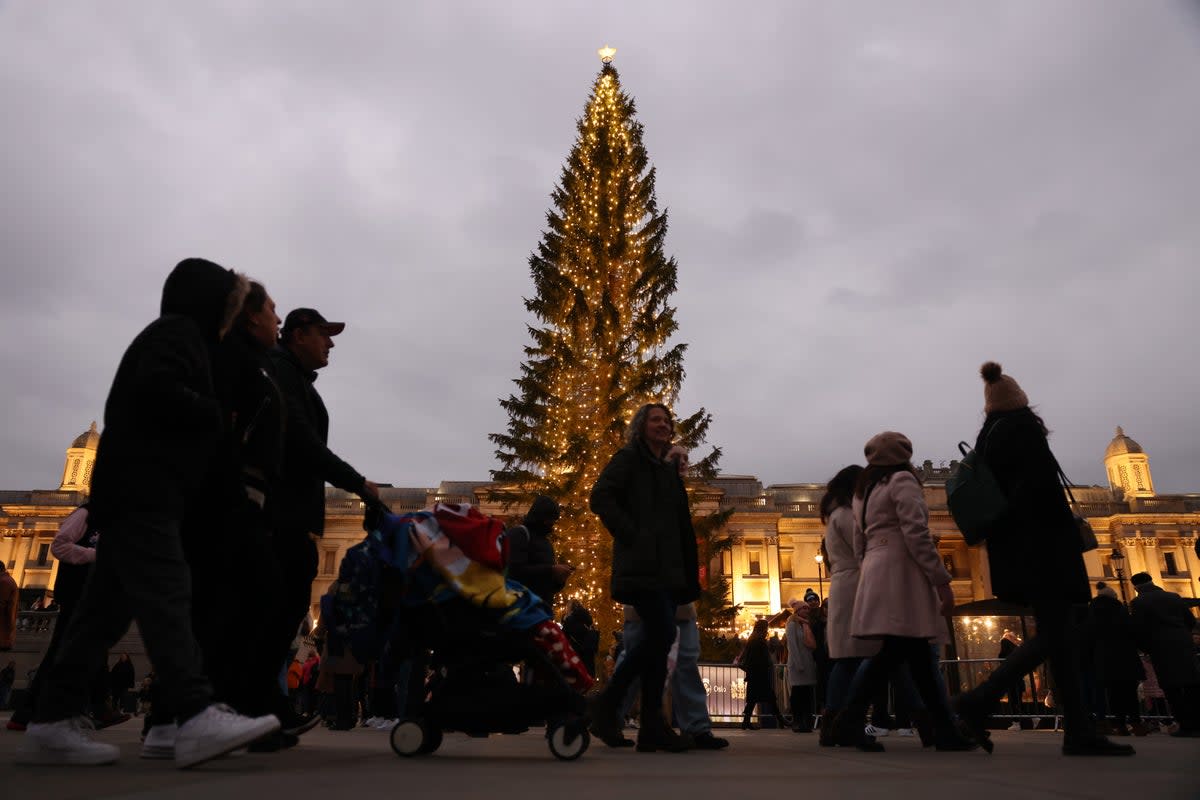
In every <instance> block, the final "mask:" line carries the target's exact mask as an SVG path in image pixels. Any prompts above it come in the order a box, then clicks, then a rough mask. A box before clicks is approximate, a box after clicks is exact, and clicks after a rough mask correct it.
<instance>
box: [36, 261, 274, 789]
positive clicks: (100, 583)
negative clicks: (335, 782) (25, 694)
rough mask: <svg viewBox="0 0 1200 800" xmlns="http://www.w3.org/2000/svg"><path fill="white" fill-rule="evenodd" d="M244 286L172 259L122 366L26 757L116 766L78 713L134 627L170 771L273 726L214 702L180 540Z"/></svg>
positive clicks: (219, 272) (212, 431) (228, 274)
mask: <svg viewBox="0 0 1200 800" xmlns="http://www.w3.org/2000/svg"><path fill="white" fill-rule="evenodd" d="M246 291H247V283H246V280H245V278H243V277H242V276H240V275H238V274H236V273H235V272H233V271H232V270H227V269H224V268H222V267H220V266H219V265H217V264H214V263H212V262H210V261H205V260H203V259H187V260H185V261H182V262H180V263H179V265H177V266H176V267H175V269H174V270H172V272H171V274H170V275H169V276H168V278H167V280H166V282H165V284H164V286H163V293H162V304H161V312H162V314H161V316H160V317H159V318H158V319H157V320H155V321H154V322H152V323H150V325H149V326H147V327H146V328H145V329H144V330H143V331H142V332H141V333H140V334H138V336H137V337H136V338H135V339H134V340H133V342H132V344H130V346H129V348H128V349H127V350H126V351H125V355H124V356H123V357H122V359H121V363H120V365H119V366H118V368H117V373H116V376H115V378H114V379H113V384H112V388H111V390H110V391H109V395H108V401H107V403H106V405H105V411H104V422H105V424H104V433H103V434H102V435H101V437H100V444H99V447H98V449H97V453H96V462H95V467H94V469H93V473H92V487H91V496H90V503H91V513H92V514H93V515H94V516H95V520H94V521H95V524H96V525H97V526H98V528H100V529H101V530H103V531H104V536H103V537H102V538H101V540H100V543H99V545H98V547H97V553H96V563H95V565H94V567H93V572H92V574H91V577H90V578H89V580H88V583H87V585H86V588H85V590H84V594H83V598H82V600H81V601H80V604H79V609H78V613H77V614H76V615H75V617H74V618H73V619H72V621H71V623H70V627H69V629H68V631H67V633H66V634H65V639H64V641H63V645H62V648H61V649H60V651H59V655H58V658H57V660H56V661H55V662H54V665H53V666H52V667H51V668H50V675H49V676H47V680H46V683H45V685H44V686H42V688H41V690H40V694H39V697H38V700H37V711H36V715H35V717H34V721H33V722H31V723H30V725H29V726H28V728H27V730H26V732H25V736H24V740H23V741H22V743H21V746H20V748H19V749H18V754H17V755H18V759H19V760H20V761H22V762H26V763H34V764H50V765H64V764H107V763H111V762H113V761H116V760H117V758H118V756H119V755H120V750H119V749H118V748H117V747H116V746H115V745H112V744H108V743H103V742H96V741H93V740H92V739H91V738H90V737H89V736H88V733H87V729H86V727H85V726H84V724H81V722H80V719H79V718H80V716H81V715H83V714H84V713H85V711H86V708H87V705H88V681H89V677H90V676H91V675H92V673H93V672H94V671H95V669H96V667H97V665H99V664H102V663H103V661H104V659H105V656H106V654H107V652H108V649H109V648H110V647H111V646H112V645H113V644H115V643H116V642H117V641H118V640H119V639H120V637H121V636H123V635H124V634H125V631H126V630H128V628H129V624H130V622H131V621H136V622H137V625H138V630H139V632H140V633H141V636H142V640H143V642H144V643H145V646H146V651H147V653H148V654H149V656H150V660H151V662H152V663H153V664H154V668H155V670H156V672H157V674H158V676H159V678H160V679H161V681H162V682H163V686H164V690H165V692H166V694H167V696H168V697H169V698H170V705H171V707H172V708H173V709H175V712H176V714H177V722H178V724H179V732H178V737H177V739H176V747H175V763H176V764H177V765H178V766H180V767H187V766H192V765H194V764H198V763H200V762H203V761H207V760H209V759H211V758H216V757H217V756H220V755H223V754H224V753H227V752H230V751H231V750H235V749H237V748H239V747H242V746H244V745H246V744H248V743H250V742H251V741H254V740H255V739H257V738H259V737H261V736H263V735H265V734H266V733H268V732H270V731H271V730H273V729H275V728H277V727H278V726H279V721H278V720H277V719H275V718H274V717H269V716H267V717H260V718H253V719H252V718H247V717H242V716H240V715H238V714H235V713H232V712H231V711H229V710H228V709H226V708H223V707H221V706H218V705H215V704H213V702H212V687H211V685H210V684H209V681H208V679H207V678H206V677H205V675H204V673H203V671H202V668H201V656H200V651H199V647H198V646H197V644H196V639H195V636H194V635H193V633H192V625H191V576H190V571H189V569H188V565H187V563H186V561H185V559H184V555H183V546H182V540H181V534H180V526H181V523H182V520H183V518H184V516H185V515H186V514H187V512H188V509H189V506H190V504H192V503H194V502H197V501H199V500H201V498H197V497H196V496H195V495H194V492H195V489H196V487H199V486H201V485H203V476H204V475H205V473H206V472H207V470H208V469H209V468H210V467H211V466H212V462H213V457H214V451H213V448H214V444H215V443H216V442H218V441H220V439H221V433H222V431H221V417H220V411H219V406H218V403H217V399H216V397H215V394H214V389H213V376H212V367H211V365H212V362H213V358H214V351H215V349H216V347H217V345H218V343H219V342H220V340H221V338H222V337H223V336H224V335H225V334H226V332H228V330H229V328H230V326H231V325H232V323H233V319H234V316H235V315H236V314H237V312H238V311H239V309H240V308H241V304H242V300H243V299H244V297H245V295H246ZM181 454H186V456H184V455H181Z"/></svg>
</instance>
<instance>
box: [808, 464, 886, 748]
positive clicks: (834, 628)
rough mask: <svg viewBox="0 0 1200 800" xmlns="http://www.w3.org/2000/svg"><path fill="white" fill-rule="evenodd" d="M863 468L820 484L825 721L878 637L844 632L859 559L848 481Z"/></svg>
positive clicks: (827, 731)
mask: <svg viewBox="0 0 1200 800" xmlns="http://www.w3.org/2000/svg"><path fill="white" fill-rule="evenodd" d="M862 471H863V468H862V467H861V466H859V465H858V464H851V465H850V466H848V467H845V468H843V469H842V470H840V471H839V472H838V474H837V475H834V476H833V479H832V480H831V481H829V483H828V484H826V486H825V495H824V496H823V497H822V498H821V520H822V521H823V522H824V523H825V539H824V542H823V546H824V548H825V564H826V566H828V568H829V616H828V622H827V627H826V628H825V641H826V643H827V644H828V647H829V658H830V659H831V660H832V662H833V665H832V667H831V669H830V670H829V684H828V685H827V686H826V687H825V711H824V717H825V719H826V720H831V719H833V717H834V716H835V715H836V714H837V712H839V711H841V710H842V707H843V706H844V705H845V704H846V700H847V695H848V693H849V691H850V681H851V679H852V678H853V677H854V673H855V672H856V671H857V670H858V668H859V665H860V664H862V661H863V659H864V658H869V657H871V656H873V655H875V654H876V653H878V652H879V642H876V641H871V640H868V639H855V638H854V637H853V636H851V635H850V622H851V620H852V619H853V618H854V596H855V595H856V594H857V593H858V576H859V571H860V570H859V563H858V556H856V555H855V553H854V538H855V535H856V533H857V528H858V525H857V524H856V523H855V522H854V511H853V510H852V509H851V507H850V506H851V503H852V502H853V501H854V486H855V484H857V483H858V476H859V475H861V474H862ZM833 744H834V740H833V726H832V725H830V724H828V723H827V724H824V725H822V726H821V745H822V746H823V747H832V746H833Z"/></svg>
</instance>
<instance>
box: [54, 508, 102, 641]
mask: <svg viewBox="0 0 1200 800" xmlns="http://www.w3.org/2000/svg"><path fill="white" fill-rule="evenodd" d="M99 541H100V532H99V531H98V530H96V526H95V525H93V524H92V523H91V510H90V508H89V506H88V504H87V503H84V504H83V505H81V506H80V507H79V508H77V509H75V510H74V511H72V512H71V513H70V514H69V515H68V516H67V518H66V519H64V520H63V521H62V524H61V525H59V526H58V533H56V534H55V535H54V541H53V542H52V543H51V544H50V552H51V553H53V554H54V557H55V558H57V559H58V572H57V574H56V576H55V578H54V600H55V601H56V602H57V603H58V604H59V606H60V607H61V608H62V613H63V615H64V618H65V615H67V614H70V613H71V612H72V610H73V609H74V608H75V606H76V605H77V604H78V603H79V598H80V597H82V596H83V587H84V584H86V583H87V577H88V575H89V574H90V573H91V571H92V564H93V563H94V562H95V561H96V544H97V543H98V542H99Z"/></svg>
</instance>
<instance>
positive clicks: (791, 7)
mask: <svg viewBox="0 0 1200 800" xmlns="http://www.w3.org/2000/svg"><path fill="white" fill-rule="evenodd" d="M606 43H607V44H611V45H613V46H615V47H617V48H618V50H619V52H618V54H617V58H616V62H615V63H616V65H617V67H618V69H619V70H620V74H621V79H622V83H623V86H624V88H625V90H626V91H627V92H629V93H630V94H631V95H633V96H634V97H635V98H636V100H637V103H638V108H639V118H640V119H641V121H642V122H643V123H644V124H645V126H646V131H645V144H646V146H647V148H648V150H649V154H650V158H651V161H652V163H654V164H655V165H656V166H657V168H658V196H659V201H660V204H661V205H663V206H665V207H667V208H668V209H669V211H670V220H671V227H670V232H669V234H668V237H667V251H668V252H669V253H671V254H673V255H675V256H676V257H677V258H678V261H679V291H678V292H677V294H676V295H675V297H674V302H675V305H676V306H677V307H678V320H679V323H680V329H679V334H678V336H677V341H684V342H687V343H688V344H689V350H688V356H687V359H686V367H687V373H688V375H687V380H686V381H685V384H684V389H683V393H682V397H681V402H680V408H679V410H680V411H681V412H684V413H688V412H690V411H692V410H694V409H695V408H696V407H697V406H700V405H704V406H706V407H707V408H708V409H709V410H710V411H711V412H712V414H713V417H714V422H713V425H712V428H711V436H710V440H711V442H712V443H714V444H717V445H720V446H721V447H722V448H724V451H725V456H724V458H723V460H722V466H723V469H724V470H725V471H726V472H730V473H751V474H754V475H757V476H758V477H759V478H760V479H762V480H763V481H764V482H765V483H784V482H801V481H824V480H827V479H828V478H829V477H830V476H831V475H832V474H833V473H834V472H835V471H836V470H837V469H838V468H840V467H841V466H843V465H845V464H847V463H851V462H854V461H861V458H862V445H863V443H864V442H865V441H866V440H867V439H868V438H869V437H870V436H871V435H872V434H874V433H876V432H878V431H879V430H882V429H895V430H900V431H904V432H905V433H907V434H908V435H909V436H910V437H911V438H912V440H913V442H914V445H915V448H916V453H915V458H916V460H918V461H920V460H922V459H926V458H928V459H932V460H934V461H935V462H936V461H941V460H948V459H950V458H952V457H954V456H956V454H957V451H956V450H955V443H956V442H957V441H958V440H960V439H972V440H973V438H974V435H975V433H976V431H977V430H978V427H979V424H980V422H981V419H982V410H981V409H982V403H983V390H982V381H981V380H980V378H979V374H978V367H979V365H980V363H981V362H983V361H984V360H987V359H995V360H998V361H1000V362H1001V363H1002V364H1003V365H1004V368H1005V371H1006V372H1007V373H1008V374H1011V375H1012V376H1013V377H1015V378H1016V379H1017V380H1018V381H1019V382H1020V383H1021V385H1022V387H1023V388H1024V389H1025V391H1026V393H1027V394H1028V395H1029V397H1030V399H1031V400H1032V401H1033V403H1034V404H1035V405H1036V406H1037V407H1038V408H1039V410H1040V411H1041V413H1042V414H1043V416H1044V417H1045V418H1046V420H1047V423H1048V424H1049V426H1050V427H1051V428H1052V429H1053V437H1052V439H1051V442H1052V445H1053V447H1054V449H1055V451H1056V452H1057V453H1058V455H1059V457H1060V460H1061V461H1062V462H1063V466H1064V467H1065V468H1066V470H1067V471H1068V473H1069V474H1070V476H1071V477H1072V478H1073V479H1074V480H1075V481H1077V482H1103V481H1104V471H1103V465H1102V458H1103V453H1104V448H1105V446H1106V445H1107V444H1108V442H1109V440H1110V439H1111V438H1112V435H1113V428H1114V426H1116V425H1123V426H1124V427H1125V430H1126V432H1127V433H1128V434H1129V435H1130V436H1132V437H1133V438H1135V439H1136V440H1137V441H1138V442H1140V443H1141V444H1142V445H1143V446H1144V447H1145V449H1146V451H1147V452H1148V453H1149V455H1150V464H1151V468H1152V470H1153V474H1154V478H1155V482H1156V484H1157V488H1158V489H1159V490H1160V491H1200V416H1198V415H1197V412H1196V406H1197V401H1198V400H1200V369H1198V367H1197V363H1196V352H1197V345H1196V338H1197V336H1196V321H1195V312H1196V307H1197V300H1198V299H1200V277H1198V273H1197V254H1198V253H1200V219H1198V214H1200V212H1198V209H1200V157H1198V156H1197V142H1200V102H1198V98H1200V89H1198V82H1197V81H1198V76H1200V10H1198V7H1197V4H1196V3H1194V2H1174V1H1172V0H1136V1H1135V0H1124V1H1122V0H1078V1H1077V2H1076V1H1068V0H1026V1H1024V2H1021V1H1011V0H1010V1H1009V2H1004V3H986V2H960V1H959V0H953V1H951V2H932V1H931V2H897V0H878V1H877V2H865V1H864V2H853V1H851V0H838V2H827V1H826V0H803V1H802V2H801V1H798V0H786V2H756V3H752V4H738V3H692V2H687V3H685V2H674V3H671V2H654V3H645V2H628V3H626V2H614V1H613V0H609V1H608V2H605V3H595V2H565V1H564V0H554V1H553V2H536V3H535V2H522V3H517V2H512V3H494V2H481V3H456V2H441V1H440V0H438V1H431V2H403V3H397V2H379V3H368V2H354V3H350V4H346V3H335V2H291V3H277V2H250V1H249V0H230V1H229V2H206V3H160V2H153V1H152V0H145V2H121V1H120V0H106V2H103V3H99V2H89V3H85V2H77V3H72V2H54V3H47V2H39V1H38V0H28V1H27V2H13V1H12V0H0V109H2V112H0V113H2V114H3V118H4V122H3V124H0V186H2V187H3V191H2V192H0V265H2V268H3V276H2V277H3V281H2V283H0V376H2V378H0V380H2V381H3V384H2V385H3V388H4V391H3V398H4V399H3V401H0V402H2V403H3V406H2V408H3V417H4V423H3V428H2V430H0V488H4V489H29V488H51V489H53V488H56V487H57V486H58V481H59V479H60V477H61V470H62V459H63V455H64V449H65V447H66V446H67V444H68V443H69V442H70V441H71V439H72V438H73V437H74V436H75V435H77V434H78V433H79V432H81V431H83V430H85V429H86V428H87V426H88V424H89V423H90V422H91V421H92V420H93V419H97V420H100V419H101V418H102V414H103V405H104V399H105V396H106V394H107V391H108V388H109V385H110V382H111V379H112V375H113V372H114V370H115V368H116V365H117V362H118V360H119V358H120V356H121V353H122V351H123V350H124V349H125V347H126V346H127V345H128V343H129V341H130V340H131V339H132V338H133V336H135V335H136V334H137V332H138V331H139V330H140V329H141V328H142V327H143V326H144V325H145V324H147V323H148V322H149V321H150V320H151V319H153V318H154V316H155V315H156V313H157V308H158V301H159V295H160V289H161V285H162V281H163V278H164V277H165V275H166V274H167V272H168V271H169V270H170V268H171V267H172V266H173V265H174V264H175V262H177V261H178V260H180V259H181V258H183V257H186V256H193V255H196V256H204V257H207V258H210V259H213V260H216V261H218V262H220V263H222V264H224V265H226V266H230V267H233V268H235V269H238V270H240V271H243V272H246V273H248V274H249V275H251V276H253V277H255V278H258V279H260V280H261V281H263V282H264V283H265V284H266V286H267V287H268V289H269V291H270V292H271V293H272V295H273V296H274V297H275V299H276V300H277V301H278V303H279V305H280V308H281V309H283V310H286V309H289V308H292V307H295V306H300V305H306V306H315V307H317V308H318V309H320V310H321V311H322V312H323V313H324V314H325V315H326V316H327V317H328V318H330V319H335V320H345V321H346V322H347V323H348V327H347V329H346V332H345V333H344V334H343V335H342V336H340V337H338V339H337V340H336V345H337V347H336V349H335V350H334V351H333V353H332V358H331V365H330V366H329V367H328V368H327V369H326V370H324V371H323V372H322V373H321V376H320V380H319V381H318V387H319V389H320V390H321V392H322V394H323V396H324V398H325V401H326V403H327V405H328V406H329V409H330V413H331V417H332V425H331V434H330V443H331V445H332V447H333V448H334V449H335V450H336V451H337V452H338V453H339V454H340V455H342V456H343V457H344V458H346V459H347V460H348V461H350V462H351V463H352V464H354V465H355V466H356V467H357V468H358V469H359V470H360V471H362V472H364V473H365V474H367V476H368V477H370V478H372V479H374V480H377V481H380V482H388V483H392V484H395V485H399V486H433V485H436V483H437V482H438V481H441V480H485V479H487V478H488V475H489V473H488V470H489V469H492V468H494V467H495V466H496V463H495V460H494V458H493V455H492V450H493V447H492V445H491V444H490V443H489V441H488V440H487V434H488V433H491V432H498V431H503V430H504V429H505V425H506V418H505V416H504V414H503V412H502V410H501V409H500V407H499V405H498V403H497V398H499V397H501V396H506V395H507V394H508V393H509V392H510V391H512V385H511V383H510V381H511V379H512V378H514V377H515V376H516V375H517V374H518V365H519V363H520V360H521V357H522V351H521V348H522V346H523V345H524V344H525V343H526V341H527V337H526V332H525V325H526V324H527V323H528V322H529V321H530V318H529V315H528V314H527V313H526V312H525V310H524V306H523V304H522V297H523V296H527V295H529V294H531V293H532V291H533V288H532V283H531V281H530V278H529V272H528V266H527V264H526V260H527V258H528V255H529V253H530V251H531V250H533V249H534V247H535V246H536V245H537V243H538V240H539V238H540V235H541V232H542V230H543V225H544V218H545V213H546V210H547V208H548V207H549V195H550V192H551V190H552V189H553V187H554V184H555V181H556V180H557V179H558V175H559V171H560V169H561V166H562V163H563V160H564V159H565V157H566V155H567V153H568V152H569V150H570V148H571V145H572V143H573V141H574V137H575V120H576V119H577V118H578V117H579V115H580V114H581V112H582V110H583V106H584V103H585V101H586V99H587V96H588V93H589V91H590V89H591V85H592V82H593V80H594V79H595V77H596V74H597V71H598V70H599V67H600V62H599V59H598V58H597V57H596V54H595V51H596V49H597V48H598V47H600V46H601V45H604V44H606ZM180 457H181V458H182V457H186V456H185V454H183V453H181V454H180Z"/></svg>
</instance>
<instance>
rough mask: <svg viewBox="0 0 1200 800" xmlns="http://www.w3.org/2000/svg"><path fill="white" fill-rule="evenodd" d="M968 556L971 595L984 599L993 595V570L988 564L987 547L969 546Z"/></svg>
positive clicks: (977, 598)
mask: <svg viewBox="0 0 1200 800" xmlns="http://www.w3.org/2000/svg"><path fill="white" fill-rule="evenodd" d="M967 558H968V559H969V563H970V565H971V596H972V597H973V598H974V599H975V600H984V599H986V598H989V597H991V596H992V572H991V567H990V566H989V565H988V557H987V548H986V547H968V548H967Z"/></svg>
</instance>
